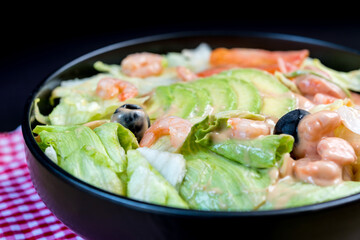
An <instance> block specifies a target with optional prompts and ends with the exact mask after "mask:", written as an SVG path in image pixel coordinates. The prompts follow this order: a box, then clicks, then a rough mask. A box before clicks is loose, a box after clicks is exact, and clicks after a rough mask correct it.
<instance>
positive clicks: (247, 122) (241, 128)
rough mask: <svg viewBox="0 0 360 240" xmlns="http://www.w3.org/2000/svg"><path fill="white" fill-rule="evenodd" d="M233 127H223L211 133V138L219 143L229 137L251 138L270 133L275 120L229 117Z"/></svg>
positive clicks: (229, 122)
mask: <svg viewBox="0 0 360 240" xmlns="http://www.w3.org/2000/svg"><path fill="white" fill-rule="evenodd" d="M228 124H229V125H230V126H231V128H226V129H221V130H220V131H214V132H212V133H211V135H210V136H211V140H212V141H213V142H214V143H215V144H217V143H222V142H225V141H227V140H229V139H238V140H249V139H255V138H258V137H261V136H265V135H270V134H271V132H272V129H273V128H274V121H273V120H271V119H269V120H267V121H266V120H265V121H259V120H251V119H245V118H229V120H228Z"/></svg>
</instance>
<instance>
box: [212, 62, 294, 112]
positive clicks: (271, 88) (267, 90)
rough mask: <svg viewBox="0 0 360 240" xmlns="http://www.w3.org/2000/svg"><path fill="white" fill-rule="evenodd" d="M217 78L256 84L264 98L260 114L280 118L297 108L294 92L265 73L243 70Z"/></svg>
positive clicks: (250, 69) (220, 75)
mask: <svg viewBox="0 0 360 240" xmlns="http://www.w3.org/2000/svg"><path fill="white" fill-rule="evenodd" d="M217 76H219V77H227V78H236V79H243V80H245V81H247V82H251V83H252V84H254V86H255V87H256V88H257V89H258V91H259V92H260V95H261V96H262V107H261V111H260V112H261V113H262V114H264V115H268V116H273V117H277V118H280V117H281V116H283V115H284V114H285V113H287V112H289V111H291V110H293V109H295V107H296V98H295V96H294V95H293V94H292V92H291V91H290V90H289V89H288V88H287V87H286V86H285V85H283V84H282V83H281V82H279V81H278V80H277V79H276V78H275V77H274V76H272V75H271V74H269V73H267V72H265V71H261V70H258V69H252V68H242V69H233V70H229V71H225V72H222V73H220V74H218V75H217Z"/></svg>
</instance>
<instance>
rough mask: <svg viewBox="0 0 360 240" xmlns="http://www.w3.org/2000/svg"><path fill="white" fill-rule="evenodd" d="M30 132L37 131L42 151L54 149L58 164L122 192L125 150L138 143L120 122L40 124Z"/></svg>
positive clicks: (106, 187) (107, 187)
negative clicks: (62, 124)
mask: <svg viewBox="0 0 360 240" xmlns="http://www.w3.org/2000/svg"><path fill="white" fill-rule="evenodd" d="M33 132H34V133H36V134H38V135H39V137H40V140H41V141H40V142H39V146H40V148H41V149H42V150H43V151H46V149H48V148H49V147H51V148H53V149H54V150H55V152H56V155H57V156H56V158H57V164H58V165H59V166H60V167H62V168H63V169H65V170H66V171H68V172H69V173H71V174H73V175H74V176H75V177H78V178H80V179H82V180H84V181H86V182H88V183H89V184H93V185H95V186H97V187H99V188H102V189H105V190H107V191H111V192H114V193H117V194H120V195H124V194H125V191H126V190H125V189H126V188H125V187H126V185H125V181H124V180H126V179H125V177H126V175H125V171H126V156H125V153H126V151H127V150H130V149H134V148H137V146H138V145H137V142H136V138H135V136H134V135H133V134H132V133H131V132H130V131H129V130H127V129H126V128H124V127H123V126H121V125H120V124H119V123H106V124H104V125H102V126H99V127H97V128H95V129H94V130H91V129H90V128H89V127H86V126H81V125H80V126H77V125H72V126H54V125H48V126H41V125H39V126H37V127H36V128H35V129H34V130H33ZM120 139H121V140H120ZM122 144H124V147H122V146H123V145H122Z"/></svg>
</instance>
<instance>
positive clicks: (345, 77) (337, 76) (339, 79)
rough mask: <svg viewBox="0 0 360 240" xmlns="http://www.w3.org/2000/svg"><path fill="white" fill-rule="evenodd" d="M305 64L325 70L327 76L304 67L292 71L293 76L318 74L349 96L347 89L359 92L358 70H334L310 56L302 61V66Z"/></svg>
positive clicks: (359, 72) (359, 75)
mask: <svg viewBox="0 0 360 240" xmlns="http://www.w3.org/2000/svg"><path fill="white" fill-rule="evenodd" d="M306 66H312V67H316V68H318V69H319V70H321V71H323V72H325V73H326V74H327V75H328V76H329V77H327V76H322V75H321V74H318V73H314V72H313V71H311V70H310V71H309V70H306V69H304V70H300V71H297V72H294V73H293V74H292V75H294V76H295V75H299V74H306V73H311V74H314V75H317V76H320V77H322V78H323V79H325V80H327V81H330V82H332V83H334V84H336V85H337V86H339V87H340V88H341V89H342V90H343V91H344V92H345V93H346V95H347V96H348V97H350V92H349V90H352V91H356V92H360V70H354V71H350V72H341V71H336V70H334V69H331V68H329V67H326V66H325V65H324V64H322V63H321V62H320V60H319V59H311V58H309V59H307V60H306V61H305V62H304V66H303V67H306Z"/></svg>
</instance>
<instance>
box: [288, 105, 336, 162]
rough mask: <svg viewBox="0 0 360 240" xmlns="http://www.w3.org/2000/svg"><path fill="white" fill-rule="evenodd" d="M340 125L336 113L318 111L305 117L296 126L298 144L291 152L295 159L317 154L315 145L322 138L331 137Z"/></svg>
mask: <svg viewBox="0 0 360 240" xmlns="http://www.w3.org/2000/svg"><path fill="white" fill-rule="evenodd" d="M340 125H341V118H340V116H339V114H338V113H336V112H332V111H320V112H317V113H313V114H309V115H307V116H305V117H304V118H303V119H302V120H301V121H300V123H299V125H298V131H297V132H298V136H299V142H298V144H297V145H296V146H295V147H294V150H293V152H292V154H293V156H295V157H296V158H303V157H305V156H312V155H316V154H317V148H316V147H317V143H318V142H319V141H320V140H321V139H322V138H324V137H331V136H333V135H334V131H335V129H336V128H337V127H339V126H340Z"/></svg>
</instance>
